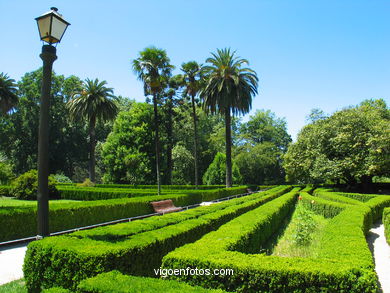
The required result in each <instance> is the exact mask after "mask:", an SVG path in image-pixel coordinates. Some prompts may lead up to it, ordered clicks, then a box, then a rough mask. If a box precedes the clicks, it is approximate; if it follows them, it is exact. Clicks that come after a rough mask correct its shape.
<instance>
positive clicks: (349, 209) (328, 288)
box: [163, 193, 390, 293]
mask: <svg viewBox="0 0 390 293" xmlns="http://www.w3.org/2000/svg"><path fill="white" fill-rule="evenodd" d="M305 196H306V197H311V196H310V195H308V194H307V193H304V195H303V197H305ZM314 198H316V197H314ZM286 201H288V195H284V196H282V197H280V198H278V199H276V200H274V201H272V202H269V203H267V204H265V205H263V206H261V207H259V208H257V209H256V210H253V211H251V212H248V213H246V214H244V215H242V216H240V217H238V218H236V219H234V220H232V221H230V222H229V223H227V224H225V225H223V226H221V227H220V228H219V229H218V230H217V231H214V232H211V233H209V234H207V235H205V236H204V237H203V238H202V239H200V240H198V241H197V242H195V243H193V244H187V245H185V246H183V247H180V248H178V249H176V250H175V251H173V252H171V253H169V254H168V255H167V256H165V257H164V259H163V268H171V269H175V268H183V267H191V268H194V267H201V268H204V269H206V268H208V269H211V270H213V269H217V268H230V269H233V270H234V275H233V276H224V277H221V276H174V277H170V278H171V279H180V280H182V281H186V282H188V283H190V284H197V285H201V286H204V287H207V288H222V289H225V290H227V291H239V292H357V293H362V292H372V293H374V292H377V289H378V287H377V276H376V274H375V271H374V264H373V260H372V256H371V253H370V250H369V249H368V246H367V243H366V239H365V232H366V231H367V230H368V228H369V226H370V225H371V223H372V222H371V220H372V219H373V218H374V214H375V213H376V212H375V211H376V210H380V208H381V206H383V205H386V204H387V205H388V204H390V203H388V202H387V199H386V198H385V197H382V198H378V199H372V200H370V201H368V202H367V205H343V204H340V203H336V205H342V206H345V208H344V209H343V210H342V211H341V212H339V214H338V215H336V216H335V217H334V218H333V219H331V220H330V222H329V224H328V225H327V226H326V227H325V230H324V236H323V239H322V243H321V250H320V257H315V258H298V257H297V258H291V257H277V256H265V255H262V254H247V253H253V248H252V245H251V243H252V241H251V239H253V237H254V236H253V235H259V236H256V237H258V238H257V244H258V245H260V244H262V243H264V241H266V240H267V239H266V238H267V236H268V235H271V234H272V230H276V229H277V227H274V226H273V225H272V224H271V223H276V221H275V222H272V220H270V219H273V218H277V217H278V216H277V214H278V213H279V210H281V209H282V207H283V206H284V204H285V203H286ZM318 201H321V202H322V203H321V204H324V205H325V204H326V203H331V202H329V201H327V200H324V199H319V198H318ZM332 205H333V203H332ZM333 208H334V206H332V209H333ZM340 208H341V207H340ZM322 210H326V209H322ZM273 215H276V216H273ZM267 223H268V224H267ZM259 227H264V228H263V229H261V228H259ZM253 231H257V232H256V233H255V232H253ZM263 234H264V235H263ZM253 243H256V242H255V241H254V242H253ZM237 250H239V251H240V252H239V251H237ZM194 251H196V253H194ZM243 252H245V253H243Z"/></svg>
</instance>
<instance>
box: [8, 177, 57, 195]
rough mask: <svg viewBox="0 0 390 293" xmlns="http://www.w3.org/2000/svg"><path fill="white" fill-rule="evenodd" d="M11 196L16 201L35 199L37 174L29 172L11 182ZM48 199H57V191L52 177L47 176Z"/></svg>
mask: <svg viewBox="0 0 390 293" xmlns="http://www.w3.org/2000/svg"><path fill="white" fill-rule="evenodd" d="M11 186H12V189H11V195H12V196H15V197H16V198H18V199H37V192H38V172H37V170H30V171H28V172H26V173H24V174H22V175H20V176H19V177H18V178H16V179H15V180H14V181H13V182H12V185H11ZM49 197H50V198H58V190H57V188H56V186H55V181H54V179H53V177H51V176H49Z"/></svg>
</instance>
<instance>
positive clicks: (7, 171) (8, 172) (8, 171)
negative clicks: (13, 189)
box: [0, 161, 15, 185]
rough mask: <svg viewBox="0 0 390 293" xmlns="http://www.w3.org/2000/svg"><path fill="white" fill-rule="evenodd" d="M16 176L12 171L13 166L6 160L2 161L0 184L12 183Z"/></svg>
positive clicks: (0, 163)
mask: <svg viewBox="0 0 390 293" xmlns="http://www.w3.org/2000/svg"><path fill="white" fill-rule="evenodd" d="M14 178H15V174H14V173H13V172H12V166H11V165H10V164H8V163H6V162H1V161H0V185H2V184H5V185H7V184H10V182H11V181H12V180H13V179H14Z"/></svg>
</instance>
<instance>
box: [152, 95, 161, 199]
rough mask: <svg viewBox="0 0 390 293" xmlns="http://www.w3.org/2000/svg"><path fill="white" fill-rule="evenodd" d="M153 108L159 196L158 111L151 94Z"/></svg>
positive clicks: (154, 97)
mask: <svg viewBox="0 0 390 293" xmlns="http://www.w3.org/2000/svg"><path fill="white" fill-rule="evenodd" d="M153 108H154V131H155V136H154V142H155V146H156V177H157V194H158V195H160V192H161V183H160V138H159V134H158V132H159V131H158V111H157V94H153Z"/></svg>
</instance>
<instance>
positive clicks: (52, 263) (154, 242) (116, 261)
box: [24, 187, 290, 291]
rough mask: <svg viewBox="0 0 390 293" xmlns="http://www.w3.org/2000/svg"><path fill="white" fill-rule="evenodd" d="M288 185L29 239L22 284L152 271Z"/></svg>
mask: <svg viewBox="0 0 390 293" xmlns="http://www.w3.org/2000/svg"><path fill="white" fill-rule="evenodd" d="M289 189H290V187H279V188H276V189H274V190H270V191H268V192H265V193H263V194H253V195H249V197H248V198H237V199H233V200H231V201H227V202H222V203H220V204H216V205H211V206H208V207H201V208H198V209H192V210H188V211H185V212H181V213H176V214H168V215H164V216H161V217H153V218H150V219H145V220H142V221H135V222H130V223H126V224H119V225H114V226H109V227H102V228H99V229H93V230H90V231H80V232H77V233H73V234H69V235H65V236H58V237H51V238H45V239H44V240H42V241H35V242H32V243H31V244H29V246H28V250H27V254H26V258H25V264H24V275H25V278H26V283H27V287H28V288H29V290H31V291H35V290H38V289H39V287H40V286H42V285H43V286H45V287H52V286H62V287H64V288H75V287H76V286H77V283H78V282H80V281H81V280H82V279H85V278H87V277H91V276H94V275H96V274H99V273H101V272H104V271H111V270H113V269H117V270H119V271H121V272H123V273H126V274H132V275H134V274H135V275H143V276H153V275H154V271H153V269H155V268H159V267H160V265H161V260H162V258H163V256H164V255H166V254H167V253H168V252H169V251H171V250H173V249H175V248H176V247H179V246H181V245H184V244H185V243H188V242H193V241H195V240H197V239H199V238H200V237H201V236H203V235H204V234H205V233H207V232H210V231H212V230H214V229H216V227H219V226H220V225H222V224H223V223H226V222H227V221H229V220H231V219H233V218H234V217H236V216H238V215H240V214H243V213H245V212H247V211H249V210H251V209H253V208H256V207H258V206H260V205H261V204H263V203H265V202H268V201H270V200H272V199H274V198H276V197H278V196H280V194H281V193H283V192H285V191H286V190H289ZM160 221H161V222H160ZM154 229H155V230H154ZM129 236H131V237H129ZM76 268H77V269H76ZM42 276H45V277H42Z"/></svg>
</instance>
